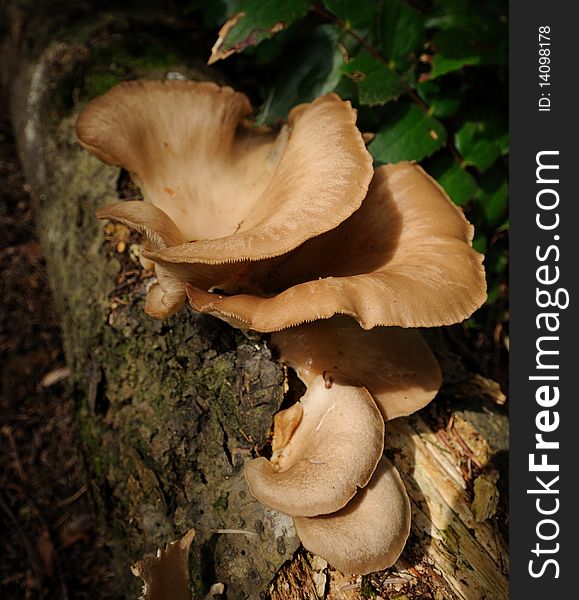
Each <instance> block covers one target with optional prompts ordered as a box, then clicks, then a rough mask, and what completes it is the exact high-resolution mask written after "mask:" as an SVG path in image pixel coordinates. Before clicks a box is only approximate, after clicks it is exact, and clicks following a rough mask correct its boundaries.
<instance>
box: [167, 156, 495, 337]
mask: <svg viewBox="0 0 579 600" xmlns="http://www.w3.org/2000/svg"><path fill="white" fill-rule="evenodd" d="M473 231H474V229H473V227H472V225H471V224H470V223H469V222H468V221H467V220H466V219H465V217H464V215H463V213H462V211H461V210H460V209H459V208H457V207H456V206H455V205H454V204H452V202H451V200H450V199H449V198H448V196H447V195H446V193H445V192H444V191H443V190H442V188H441V187H440V186H439V185H438V184H437V183H436V182H435V181H434V180H433V179H432V178H431V177H429V176H428V175H427V174H426V173H425V172H424V171H423V170H422V169H421V168H420V167H419V166H418V165H415V164H412V163H409V162H401V163H398V164H395V165H385V166H382V167H379V168H378V169H377V170H376V172H375V174H374V178H373V180H372V183H371V185H370V189H369V191H368V195H367V196H366V198H365V200H364V202H363V203H362V206H361V207H360V208H359V209H358V210H357V211H356V212H355V213H354V214H353V215H352V216H351V217H349V218H348V219H347V220H346V221H344V222H343V223H342V224H341V225H339V226H338V227H336V228H335V229H333V230H331V231H328V232H327V233H325V234H321V235H319V236H317V237H315V238H312V239H310V240H309V241H307V242H306V243H304V244H302V245H301V246H300V247H299V248H298V249H296V250H295V251H293V252H291V253H289V254H287V255H285V256H283V257H281V258H280V259H279V260H277V261H273V262H270V263H269V264H268V265H262V266H261V270H260V271H259V272H257V273H256V274H255V275H254V276H255V277H256V278H257V279H258V281H259V288H260V289H261V290H262V293H261V294H260V295H258V294H237V295H233V296H225V295H221V294H211V293H208V292H207V291H206V290H203V289H200V288H196V287H195V286H194V285H188V286H187V295H188V297H189V301H190V303H191V305H192V306H193V308H194V309H195V310H198V311H200V312H204V313H210V314H212V315H215V316H220V317H222V318H224V319H226V320H228V321H229V322H233V323H236V324H237V325H238V326H240V327H245V328H248V329H254V330H257V331H279V330H281V329H285V328H287V327H292V326H295V325H298V324H301V323H304V322H308V321H314V320H317V319H326V318H329V317H331V316H332V315H335V314H346V315H350V316H352V317H354V318H355V319H356V320H357V321H358V322H359V323H360V325H361V326H362V327H363V328H364V329H371V328H372V327H376V326H378V325H385V326H392V325H394V326H401V327H434V326H439V325H450V324H452V323H457V322H460V321H462V320H464V319H466V318H467V317H469V316H470V315H471V314H472V313H473V312H474V310H475V309H477V308H478V307H479V306H480V305H481V304H482V303H483V302H484V300H485V298H486V282H485V275H484V268H483V266H482V260H483V256H482V255H481V254H479V253H478V252H476V251H475V250H474V249H473V248H472V246H471V242H472V237H473ZM166 252H167V251H160V252H158V253H156V256H157V257H161V256H163V255H164V254H165V253H166Z"/></svg>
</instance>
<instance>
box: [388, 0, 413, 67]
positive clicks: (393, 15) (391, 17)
mask: <svg viewBox="0 0 579 600" xmlns="http://www.w3.org/2000/svg"><path fill="white" fill-rule="evenodd" d="M423 29H424V18H423V17H422V15H421V14H420V13H418V12H417V11H415V10H414V9H413V8H411V7H410V6H409V5H408V4H406V2H403V1H402V0H385V2H384V4H383V9H382V30H381V33H382V53H383V54H384V56H386V57H387V58H388V59H389V60H391V61H392V62H393V63H394V65H395V66H396V67H398V68H404V67H405V66H406V64H407V62H408V57H409V55H410V54H411V53H414V52H418V51H419V50H420V47H421V45H422V42H423Z"/></svg>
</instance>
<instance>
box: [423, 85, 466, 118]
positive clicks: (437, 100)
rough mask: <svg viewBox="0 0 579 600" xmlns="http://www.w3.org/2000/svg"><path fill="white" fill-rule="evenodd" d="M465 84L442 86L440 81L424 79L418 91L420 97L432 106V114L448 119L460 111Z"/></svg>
mask: <svg viewBox="0 0 579 600" xmlns="http://www.w3.org/2000/svg"><path fill="white" fill-rule="evenodd" d="M464 88H465V86H464V85H462V86H455V87H450V86H444V87H443V86H442V85H441V83H440V81H432V80H428V81H424V82H422V83H419V84H418V86H417V88H416V89H417V91H418V94H419V95H420V97H421V98H422V99H423V100H424V102H426V104H428V105H429V106H430V110H431V111H432V115H433V116H434V117H438V118H439V119H448V118H449V117H452V116H453V115H455V114H456V113H457V112H458V109H459V108H460V105H461V103H462V99H463V95H464V92H465V89H464Z"/></svg>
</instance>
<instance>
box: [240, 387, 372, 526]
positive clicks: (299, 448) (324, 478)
mask: <svg viewBox="0 0 579 600" xmlns="http://www.w3.org/2000/svg"><path fill="white" fill-rule="evenodd" d="M300 406H301V410H296V409H295V408H290V409H288V410H289V411H291V413H290V414H289V415H287V418H286V416H285V415H284V417H283V418H281V419H279V420H278V422H277V423H276V426H277V425H278V423H279V424H282V426H283V429H284V431H290V432H291V433H289V436H288V434H287V433H286V434H284V435H282V436H281V441H278V443H277V444H276V448H275V451H274V455H273V456H272V460H271V461H269V460H267V459H266V458H265V457H260V458H257V459H255V460H253V461H251V462H250V463H249V465H248V466H247V468H246V471H245V476H246V479H247V481H248V483H249V488H250V491H251V493H252V494H253V496H255V497H256V498H257V499H258V500H259V501H260V502H263V503H264V504H266V505H267V506H269V507H271V508H274V509H276V510H279V511H281V512H283V513H286V514H288V515H292V516H296V515H299V516H314V515H320V514H328V513H332V512H335V511H337V510H339V509H340V508H342V507H344V506H345V505H346V504H347V502H348V501H349V500H350V499H351V498H352V497H353V496H354V494H355V493H356V491H357V490H358V488H360V487H364V486H365V485H366V484H367V483H368V481H369V480H370V478H371V476H372V473H373V472H374V469H375V468H376V465H377V463H378V461H379V460H380V456H381V455H382V451H383V448H384V422H383V420H382V417H381V415H380V412H379V411H378V408H377V407H376V404H375V403H374V401H373V400H372V397H371V396H370V394H369V393H368V392H367V391H366V389H364V388H362V387H353V386H351V385H347V384H345V383H340V382H339V381H337V380H336V381H333V382H332V383H330V382H326V380H324V378H323V377H322V376H318V377H315V378H314V379H313V380H312V381H311V383H310V384H309V386H308V388H307V392H306V394H305V395H304V396H303V397H302V399H301V400H300ZM282 414H283V413H282ZM286 414H287V413H286ZM296 423H297V424H296ZM288 437H289V440H288V441H287V443H286V440H287V438H288ZM279 439H280V438H279V437H278V440H279ZM280 443H281V444H284V443H285V445H283V446H281V447H278V446H279V444H280Z"/></svg>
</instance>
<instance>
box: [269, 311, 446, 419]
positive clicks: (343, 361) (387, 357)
mask: <svg viewBox="0 0 579 600" xmlns="http://www.w3.org/2000/svg"><path fill="white" fill-rule="evenodd" d="M271 344H272V345H273V347H274V348H276V349H277V350H278V352H279V353H280V359H281V361H282V362H283V363H284V364H286V365H288V366H289V367H292V368H293V369H295V371H296V373H297V375H298V377H299V378H300V379H301V380H302V381H303V382H304V383H305V384H306V386H307V385H310V383H311V381H312V380H313V379H314V378H315V377H316V376H317V375H320V374H322V373H324V372H325V371H331V372H332V373H335V374H336V375H337V376H338V377H341V378H345V379H346V380H348V381H350V382H352V383H354V384H356V385H361V386H362V385H363V386H365V387H366V388H367V389H368V391H369V392H370V394H372V397H373V398H374V400H375V401H376V404H377V405H378V408H379V409H380V412H381V413H382V416H383V418H384V420H386V421H388V420H390V419H394V418H396V417H400V416H404V415H409V414H411V413H413V412H415V411H417V410H419V409H421V408H423V407H424V406H426V405H427V404H428V403H429V402H430V401H431V400H432V399H433V398H434V396H436V394H437V392H438V390H439V388H440V385H441V383H442V374H441V372H440V367H439V366H438V361H437V360H436V358H435V357H434V355H433V354H432V351H431V350H430V348H429V347H428V345H427V344H426V343H425V342H424V340H423V339H422V335H421V334H420V332H419V331H417V330H411V329H401V328H398V327H375V328H374V329H372V330H370V331H366V330H364V329H362V328H361V327H360V326H359V325H358V323H356V321H354V320H353V319H351V318H350V317H344V316H335V317H332V318H331V319H327V320H321V321H315V322H313V323H306V324H305V325H299V326H298V327H291V328H289V329H284V330H282V331H278V332H276V333H274V334H272V336H271Z"/></svg>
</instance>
